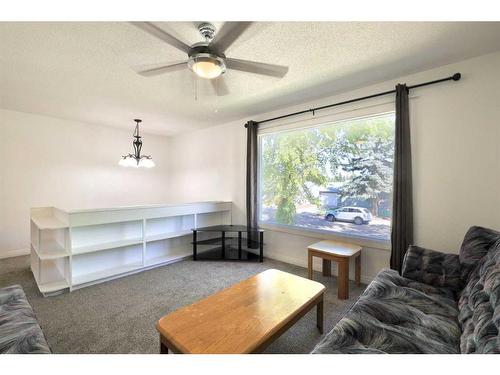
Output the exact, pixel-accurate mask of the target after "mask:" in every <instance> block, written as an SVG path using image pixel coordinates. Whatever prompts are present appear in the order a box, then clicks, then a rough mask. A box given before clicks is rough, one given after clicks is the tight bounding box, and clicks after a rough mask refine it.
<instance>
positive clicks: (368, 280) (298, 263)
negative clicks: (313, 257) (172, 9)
mask: <svg viewBox="0 0 500 375" xmlns="http://www.w3.org/2000/svg"><path fill="white" fill-rule="evenodd" d="M265 257H266V258H269V259H273V260H277V261H279V262H284V263H288V264H293V265H294V266H299V267H303V268H307V263H304V262H301V261H300V260H298V259H297V258H294V257H289V256H286V255H276V254H266V255H265ZM314 270H315V271H318V272H321V268H320V267H319V266H315V267H314ZM332 275H333V276H337V275H336V274H335V271H334V270H332ZM349 279H350V280H354V274H352V272H351V273H350V274H349ZM372 281H373V277H369V276H366V275H363V274H361V282H362V283H363V284H366V285H368V284H370V283H371V282H372Z"/></svg>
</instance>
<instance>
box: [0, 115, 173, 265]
mask: <svg viewBox="0 0 500 375" xmlns="http://www.w3.org/2000/svg"><path fill="white" fill-rule="evenodd" d="M132 133H133V124H132V122H131V126H130V131H122V130H118V129H112V128H106V127H100V126H94V125H89V124H82V123H78V122H72V121H66V120H61V119H56V118H52V117H46V116H39V115H33V114H27V113H21V112H13V111H6V110H0V134H1V135H0V159H1V160H2V163H0V257H5V256H9V255H16V254H20V253H22V252H23V251H26V250H28V249H29V242H30V241H29V209H30V207H36V206H57V207H62V208H92V207H110V206H123V205H134V204H149V203H165V202H167V199H168V196H169V194H168V179H169V176H168V165H167V164H168V163H167V161H168V154H167V138H166V137H160V136H152V135H148V134H145V135H144V138H143V142H144V145H143V151H144V153H145V154H151V155H152V156H153V158H154V160H155V161H156V164H157V166H156V167H155V168H152V169H143V168H141V169H135V168H123V167H120V166H118V164H117V162H118V160H119V158H120V155H123V154H127V153H129V152H131V151H132Z"/></svg>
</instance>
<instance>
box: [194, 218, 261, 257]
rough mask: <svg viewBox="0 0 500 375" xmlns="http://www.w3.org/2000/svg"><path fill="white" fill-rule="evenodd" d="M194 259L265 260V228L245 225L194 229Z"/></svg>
mask: <svg viewBox="0 0 500 375" xmlns="http://www.w3.org/2000/svg"><path fill="white" fill-rule="evenodd" d="M192 244H193V260H241V261H259V262H263V261H264V230H262V229H258V228H249V227H247V226H245V225H213V226H209V227H202V228H196V229H193V242H192Z"/></svg>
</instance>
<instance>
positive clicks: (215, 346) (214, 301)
mask: <svg viewBox="0 0 500 375" xmlns="http://www.w3.org/2000/svg"><path fill="white" fill-rule="evenodd" d="M324 291H325V287H324V286H323V285H322V284H320V283H318V282H315V281H312V280H308V279H306V278H303V277H300V276H296V275H292V274H289V273H286V272H282V271H278V270H274V269H271V270H267V271H264V272H262V273H259V274H258V275H255V276H252V277H250V278H248V279H246V280H243V281H241V282H239V283H237V284H235V285H233V286H231V287H229V288H227V289H224V290H222V291H220V292H219V293H216V294H213V295H211V296H209V297H207V298H205V299H203V300H201V301H198V302H196V303H194V304H192V305H189V306H186V307H183V308H181V309H179V310H177V311H174V312H173V313H171V314H168V315H166V316H164V317H163V318H161V319H160V320H159V321H158V323H157V325H156V329H157V330H158V332H159V334H160V352H161V353H168V350H170V351H172V352H174V353H206V354H216V353H219V354H229V353H259V352H261V351H263V350H264V349H265V348H266V347H267V346H268V345H269V344H271V343H272V342H273V341H274V340H275V339H276V338H278V337H279V336H280V335H281V334H282V333H283V332H285V331H286V330H287V329H288V328H290V327H291V326H292V325H293V324H295V323H296V322H297V321H298V320H299V319H300V318H301V317H302V316H304V315H305V314H306V313H307V312H308V311H310V310H311V309H312V308H313V307H314V306H317V316H316V317H317V327H318V329H319V330H320V332H321V333H322V332H323V294H324Z"/></svg>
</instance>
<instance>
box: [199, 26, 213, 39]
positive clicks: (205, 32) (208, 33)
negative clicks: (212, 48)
mask: <svg viewBox="0 0 500 375" xmlns="http://www.w3.org/2000/svg"><path fill="white" fill-rule="evenodd" d="M198 31H199V32H200V34H201V35H202V36H203V37H204V38H205V39H206V40H207V41H208V42H209V41H211V40H212V39H213V38H214V37H215V31H216V29H215V26H214V25H212V24H211V23H208V22H204V23H201V24H199V25H198Z"/></svg>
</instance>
